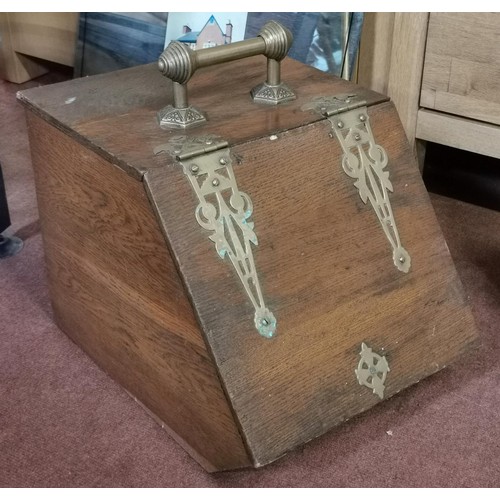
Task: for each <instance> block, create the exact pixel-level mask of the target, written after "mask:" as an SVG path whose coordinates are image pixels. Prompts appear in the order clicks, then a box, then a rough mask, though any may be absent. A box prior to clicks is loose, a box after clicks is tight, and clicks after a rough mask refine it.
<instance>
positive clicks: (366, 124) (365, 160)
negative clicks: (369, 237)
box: [303, 94, 411, 273]
mask: <svg viewBox="0 0 500 500" xmlns="http://www.w3.org/2000/svg"><path fill="white" fill-rule="evenodd" d="M303 109H304V110H306V109H312V110H315V111H317V112H318V113H321V114H322V115H324V116H326V117H327V118H328V121H329V122H330V123H331V126H332V130H333V133H330V137H332V138H334V137H336V138H337V139H338V141H339V143H340V146H341V147H342V151H343V153H344V155H343V157H342V168H343V169H344V172H345V173H346V174H347V175H348V176H349V177H351V178H353V179H355V182H354V186H355V187H356V188H357V190H358V192H359V196H360V198H361V200H362V201H363V203H365V204H366V202H367V201H368V200H369V201H370V204H371V206H372V208H373V210H374V211H375V213H376V215H377V217H378V220H379V221H380V224H381V226H382V229H383V231H384V233H385V235H386V237H387V239H388V240H389V243H390V244H391V246H392V258H393V261H394V265H395V266H396V267H397V268H398V269H399V270H400V271H402V272H404V273H407V272H408V271H409V270H410V266H411V258H410V255H409V254H408V252H407V251H406V250H405V249H404V247H403V246H402V244H401V240H400V237H399V232H398V228H397V226H396V221H395V218H394V214H393V212H392V207H391V202H390V199H389V192H393V190H394V188H393V186H392V183H391V181H390V180H389V172H388V171H387V170H385V168H386V167H387V163H388V157H387V153H386V151H385V149H384V148H383V147H382V146H380V145H379V144H376V142H375V139H374V137H373V132H372V129H371V126H370V117H369V116H368V109H367V107H366V101H364V100H360V99H357V96H356V95H355V94H351V95H347V94H346V95H342V96H334V97H319V98H317V99H315V100H314V101H312V102H311V103H309V104H308V105H307V106H304V108H303Z"/></svg>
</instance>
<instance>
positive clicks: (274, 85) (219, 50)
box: [158, 21, 295, 128]
mask: <svg viewBox="0 0 500 500" xmlns="http://www.w3.org/2000/svg"><path fill="white" fill-rule="evenodd" d="M292 42H293V36H292V33H291V32H290V31H289V30H288V29H287V28H285V27H284V26H283V25H281V24H280V23H278V22H276V21H269V22H268V23H266V24H265V25H264V26H263V27H262V29H261V30H260V31H259V34H258V35H257V36H256V37H255V38H250V39H248V40H243V41H241V42H235V43H230V44H228V45H219V46H217V47H210V48H207V49H200V50H197V51H194V50H192V49H190V48H189V47H188V46H187V45H185V44H184V43H181V42H171V43H170V44H169V45H168V47H167V48H166V49H165V50H164V51H163V53H162V54H161V55H160V58H159V59H158V69H159V70H160V72H161V73H162V74H163V75H164V76H166V77H167V78H170V79H171V80H173V82H174V104H173V106H172V105H169V106H167V107H166V108H164V109H162V110H161V111H160V112H159V113H158V120H159V122H160V126H162V127H168V128H171V127H175V128H187V127H190V126H193V125H197V124H199V123H200V122H204V121H206V118H205V117H204V115H203V114H202V113H201V112H200V111H198V110H197V109H196V108H194V107H193V106H190V105H189V103H188V95H187V82H188V81H189V79H190V78H191V77H192V76H193V74H194V73H195V71H196V70H197V69H198V68H204V67H207V66H212V65H215V64H220V63H224V62H229V61H236V60H238V59H243V58H245V57H251V56H255V55H260V54H262V55H265V56H266V57H267V80H266V81H265V82H264V83H262V84H260V85H258V86H257V87H255V88H254V89H252V92H251V94H252V97H253V99H254V101H256V102H263V103H267V104H279V103H281V102H286V101H290V100H292V99H295V94H294V93H293V91H292V90H291V89H290V88H289V87H288V86H287V85H285V84H284V83H283V82H281V61H282V60H283V59H284V58H285V56H286V55H287V54H288V51H289V50H290V47H291V46H292Z"/></svg>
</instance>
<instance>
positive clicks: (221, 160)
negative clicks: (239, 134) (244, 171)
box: [219, 158, 227, 165]
mask: <svg viewBox="0 0 500 500" xmlns="http://www.w3.org/2000/svg"><path fill="white" fill-rule="evenodd" d="M219 163H220V164H221V165H225V164H226V163H227V160H226V159H225V158H221V159H220V160H219Z"/></svg>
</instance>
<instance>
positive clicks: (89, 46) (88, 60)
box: [75, 12, 363, 79]
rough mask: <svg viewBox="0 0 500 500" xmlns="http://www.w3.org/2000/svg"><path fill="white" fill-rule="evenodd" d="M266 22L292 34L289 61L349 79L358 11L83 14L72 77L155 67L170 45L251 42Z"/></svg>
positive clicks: (200, 46) (359, 23) (357, 35)
mask: <svg viewBox="0 0 500 500" xmlns="http://www.w3.org/2000/svg"><path fill="white" fill-rule="evenodd" d="M269 20H275V21H278V22H280V23H281V24H283V25H284V26H286V27H287V28H288V29H290V31H291V32H292V34H293V37H294V42H293V45H292V48H291V49H290V52H289V54H288V55H289V56H290V57H292V58H294V59H297V60H298V61H301V62H303V63H305V64H309V65H311V66H314V67H315V68H318V69H320V70H322V71H327V72H329V73H332V74H334V75H336V76H339V77H342V78H346V79H350V78H351V77H352V75H353V70H354V68H355V66H356V60H357V54H358V48H359V41H360V37H361V28H362V26H363V14H362V13H360V12H249V13H247V12H171V13H166V12H163V13H158V12H143V13H135V12H132V13H127V12H122V13H117V12H104V13H92V12H89V13H82V14H81V15H80V25H79V34H78V45H77V57H76V61H75V76H86V75H93V74H96V73H103V72H107V71H114V70H117V69H122V68H126V67H129V66H136V65H139V64H146V63H150V62H154V61H156V60H157V59H158V56H159V55H160V54H161V52H162V51H163V49H164V48H165V47H166V46H167V45H168V44H169V43H170V42H172V41H178V42H181V43H185V44H187V45H188V46H189V47H190V48H191V49H193V50H199V49H203V48H209V47H215V46H217V45H224V44H228V43H232V42H237V41H240V40H243V39H247V38H253V37H255V36H257V34H258V32H259V30H260V28H261V27H262V26H263V25H264V24H265V23H266V22H267V21H269Z"/></svg>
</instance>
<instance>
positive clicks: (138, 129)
mask: <svg viewBox="0 0 500 500" xmlns="http://www.w3.org/2000/svg"><path fill="white" fill-rule="evenodd" d="M265 75H266V59H265V57H264V56H255V57H251V58H249V59H243V60H241V61H236V62H231V63H226V64H220V65H218V66H213V67H210V68H205V69H201V70H199V71H198V72H197V73H196V74H195V75H194V77H193V78H192V79H191V80H190V82H189V83H188V89H189V100H190V104H193V105H195V106H196V107H197V108H198V109H200V110H201V111H203V112H204V113H205V114H206V115H207V117H208V122H207V123H205V124H203V125H202V126H199V127H196V128H194V129H189V130H187V131H179V130H162V129H161V128H160V127H159V125H158V122H157V118H156V113H157V112H158V111H159V110H160V109H162V108H163V107H165V106H166V105H167V104H171V103H172V102H173V95H172V82H171V81H170V80H168V79H167V78H165V77H164V76H162V75H161V74H160V72H159V71H158V69H157V66H156V64H147V65H144V66H137V67H134V68H130V69H125V70H122V71H115V72H112V73H106V74H102V75H97V76H92V77H85V78H79V79H76V80H71V81H67V82H63V83H57V84H54V85H47V86H45V87H39V88H33V89H29V90H24V91H21V92H19V93H18V99H19V100H20V101H21V102H22V103H23V104H24V105H26V106H27V107H28V108H29V109H31V110H32V111H33V112H34V113H36V114H38V115H40V116H42V117H43V118H45V119H46V120H47V121H49V122H51V123H52V124H53V125H55V126H56V127H57V128H59V129H61V130H63V131H64V132H66V133H67V134H69V135H71V136H73V137H74V138H75V140H77V141H79V142H81V143H84V144H85V145H87V146H88V147H89V148H90V149H92V150H94V151H95V152H96V153H98V154H100V155H101V156H103V157H104V158H105V159H107V160H108V161H111V162H112V163H114V164H116V165H117V166H119V167H121V168H123V169H124V170H125V171H127V172H128V173H129V174H130V175H133V176H136V177H139V178H140V177H142V175H143V174H144V173H145V172H146V171H147V170H149V169H151V168H157V167H158V163H157V162H156V161H155V158H154V155H153V150H154V149H155V148H156V147H157V146H159V145H161V144H165V143H166V142H168V140H169V138H170V137H172V136H175V135H179V133H182V134H185V135H188V136H190V135H199V134H207V133H210V134H215V135H219V136H220V137H223V138H224V139H225V140H226V141H228V142H229V143H230V145H235V144H240V143H242V142H246V141H250V140H255V139H258V138H259V137H264V136H268V135H271V134H275V133H279V132H282V131H285V130H291V129H294V128H296V127H300V126H303V125H307V124H309V123H313V122H315V121H319V120H321V119H322V117H321V116H320V115H318V114H315V113H313V112H303V111H302V110H301V108H302V106H303V105H304V104H307V103H308V102H310V101H311V99H313V98H314V97H318V96H324V95H330V96H332V95H338V94H345V93H348V92H350V93H358V94H359V95H362V96H363V99H365V100H366V101H367V104H368V105H372V104H375V103H379V102H382V101H385V100H387V99H388V98H387V97H386V96H383V95H381V94H378V93H376V92H373V91H370V90H366V89H363V88H361V87H359V86H357V85H354V84H352V83H350V82H347V81H345V80H342V79H340V78H336V77H333V76H331V75H328V74H326V73H323V72H322V71H319V70H317V69H315V68H311V67H309V66H306V65H304V64H301V63H299V62H297V61H294V60H293V59H290V58H287V59H285V60H284V61H283V62H282V78H283V80H284V81H285V82H286V83H287V84H288V85H289V86H290V87H291V88H292V89H293V90H294V91H295V92H296V94H297V99H296V100H294V101H292V102H289V103H285V104H281V105H279V106H269V105H265V104H256V103H254V102H253V101H252V99H251V96H250V90H251V89H252V88H253V87H254V86H256V85H258V84H259V83H262V82H263V80H264V79H265Z"/></svg>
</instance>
